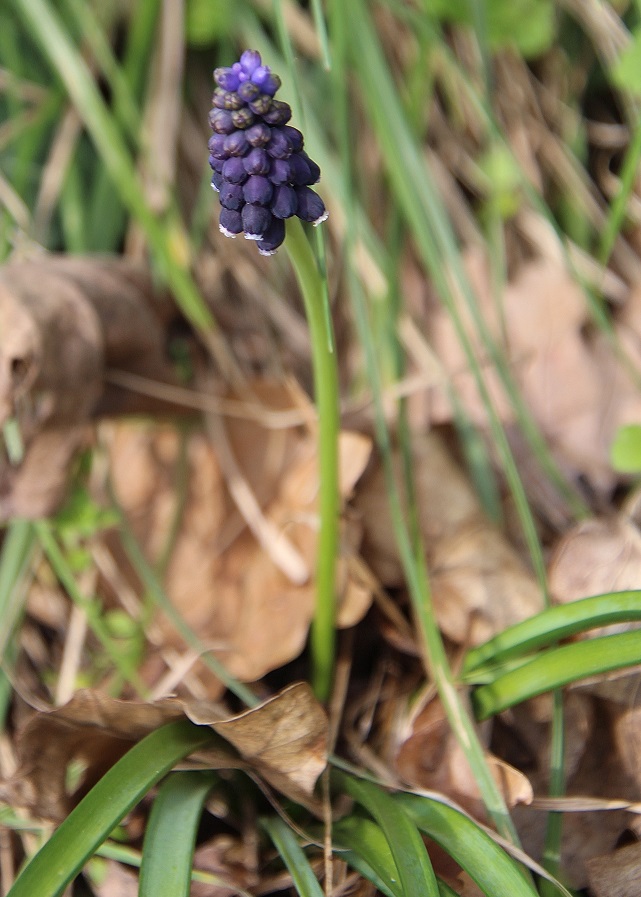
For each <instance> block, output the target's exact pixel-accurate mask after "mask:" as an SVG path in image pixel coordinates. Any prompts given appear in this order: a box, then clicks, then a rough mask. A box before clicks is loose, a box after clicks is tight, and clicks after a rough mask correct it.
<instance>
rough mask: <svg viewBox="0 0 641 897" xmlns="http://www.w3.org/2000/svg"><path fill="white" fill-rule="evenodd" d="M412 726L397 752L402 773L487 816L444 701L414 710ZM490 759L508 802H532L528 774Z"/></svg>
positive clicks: (481, 816)
mask: <svg viewBox="0 0 641 897" xmlns="http://www.w3.org/2000/svg"><path fill="white" fill-rule="evenodd" d="M409 729H410V731H409V735H408V736H407V737H406V738H405V739H404V740H403V742H402V744H401V745H400V748H399V750H398V753H397V755H396V760H395V766H396V769H397V771H398V773H399V775H400V776H401V777H402V778H403V779H404V780H405V781H406V782H408V784H410V785H412V786H414V787H416V788H423V789H427V790H430V791H440V792H441V793H442V794H446V795H447V796H448V797H450V798H451V799H452V800H455V801H456V802H457V803H459V804H460V805H461V806H462V807H463V808H465V809H466V810H467V811H468V812H469V813H471V814H472V815H474V816H476V817H477V818H479V819H484V818H485V811H484V809H483V802H482V800H481V795H480V792H479V790H478V785H477V782H476V780H475V778H474V775H473V773H472V770H471V769H470V766H469V764H468V761H467V758H466V756H465V752H464V750H463V749H462V748H461V746H460V745H459V743H458V741H457V739H456V738H455V736H454V734H453V732H452V729H451V727H450V724H449V722H448V720H447V717H446V716H445V711H444V710H443V707H442V705H441V702H440V700H438V699H433V700H431V701H429V703H427V704H426V705H425V706H424V707H423V708H422V709H421V710H420V712H419V713H418V714H416V712H415V711H414V714H413V719H411V722H410V726H409ZM486 758H487V761H488V764H489V766H490V769H491V770H492V775H493V776H494V778H495V781H496V782H497V784H498V786H499V787H500V788H501V790H502V792H503V797H504V798H505V802H506V804H507V805H508V806H509V807H514V806H516V805H517V804H529V803H531V801H532V796H533V794H532V786H531V784H530V782H529V781H528V779H527V777H526V776H524V775H523V773H521V772H519V771H518V770H517V769H515V768H514V767H513V766H510V764H508V763H506V762H505V761H503V760H500V759H499V758H497V757H494V756H492V755H491V754H489V753H488V754H486Z"/></svg>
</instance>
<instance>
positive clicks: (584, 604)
mask: <svg viewBox="0 0 641 897" xmlns="http://www.w3.org/2000/svg"><path fill="white" fill-rule="evenodd" d="M633 620H641V591H627V592H609V593H607V594H605V595H595V596H594V597H591V598H583V599H582V600H580V601H572V602H571V603H570V604H559V605H556V606H555V607H551V608H549V609H548V610H544V611H542V612H541V613H540V614H537V615H536V616H534V617H530V619H529V620H524V621H523V622H522V623H517V624H516V625H515V626H510V628H509V629H505V630H503V632H501V633H499V634H498V635H497V636H495V637H494V638H493V639H490V641H488V642H485V643H484V644H482V645H479V646H478V647H477V648H472V649H471V650H470V651H468V652H467V655H466V657H465V664H464V666H463V673H464V678H466V679H468V681H469V680H471V679H473V677H474V675H475V673H476V672H477V671H478V670H479V668H481V667H482V666H483V665H484V664H486V663H488V662H490V663H492V664H496V663H498V662H500V661H503V660H507V659H509V658H512V657H520V656H523V655H524V654H527V653H529V652H530V651H533V650H534V649H535V648H540V647H542V646H544V645H551V644H553V643H554V642H558V641H559V640H560V639H563V638H567V637H568V636H570V635H577V634H578V633H580V632H585V631H586V630H588V629H595V628H596V627H597V626H608V625H610V624H612V623H621V622H631V621H633ZM467 674H469V675H467Z"/></svg>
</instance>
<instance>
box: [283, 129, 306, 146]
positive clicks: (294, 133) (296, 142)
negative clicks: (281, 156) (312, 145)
mask: <svg viewBox="0 0 641 897" xmlns="http://www.w3.org/2000/svg"><path fill="white" fill-rule="evenodd" d="M281 131H282V132H283V134H284V135H285V137H287V138H288V139H289V142H290V143H291V145H292V152H293V153H299V152H300V151H301V150H302V148H303V144H304V142H305V141H304V140H303V135H302V134H301V132H300V131H299V130H298V128H292V126H291V125H283V126H282V128H281Z"/></svg>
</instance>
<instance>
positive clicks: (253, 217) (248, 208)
mask: <svg viewBox="0 0 641 897" xmlns="http://www.w3.org/2000/svg"><path fill="white" fill-rule="evenodd" d="M272 220H273V216H272V213H271V212H270V211H269V209H266V208H265V206H259V205H254V204H253V203H245V205H244V206H243V210H242V222H243V230H244V231H245V239H247V240H262V239H263V235H264V234H265V231H266V230H267V228H268V227H269V225H270V224H271V222H272Z"/></svg>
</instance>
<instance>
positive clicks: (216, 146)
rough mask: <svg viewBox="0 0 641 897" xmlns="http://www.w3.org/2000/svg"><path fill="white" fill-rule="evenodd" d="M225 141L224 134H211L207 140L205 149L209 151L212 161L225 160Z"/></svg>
mask: <svg viewBox="0 0 641 897" xmlns="http://www.w3.org/2000/svg"><path fill="white" fill-rule="evenodd" d="M226 139H227V137H226V135H225V134H212V135H211V137H210V138H209V140H208V141H207V147H208V149H209V152H210V154H211V155H212V156H213V157H214V159H226V158H227V153H226V152H225V140H226Z"/></svg>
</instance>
